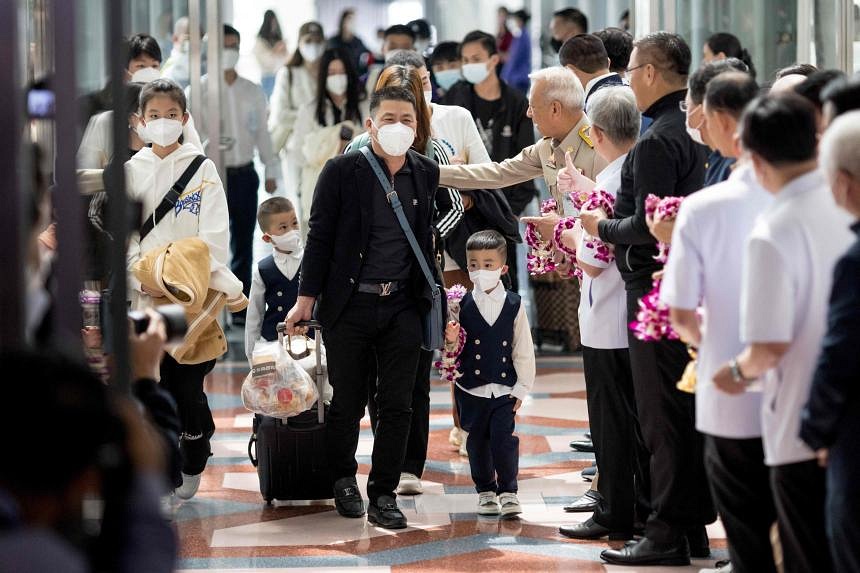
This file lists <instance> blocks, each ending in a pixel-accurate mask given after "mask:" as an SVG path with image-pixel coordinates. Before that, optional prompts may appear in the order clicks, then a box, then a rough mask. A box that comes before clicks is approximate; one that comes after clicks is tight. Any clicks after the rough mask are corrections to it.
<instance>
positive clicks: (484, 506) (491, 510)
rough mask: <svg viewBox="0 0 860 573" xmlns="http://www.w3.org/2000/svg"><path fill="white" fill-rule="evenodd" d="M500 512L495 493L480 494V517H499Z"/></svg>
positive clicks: (485, 492)
mask: <svg viewBox="0 0 860 573" xmlns="http://www.w3.org/2000/svg"><path fill="white" fill-rule="evenodd" d="M500 511H501V508H500V507H499V502H497V501H496V493H495V492H492V491H482V492H481V493H479V494H478V515H499V512H500Z"/></svg>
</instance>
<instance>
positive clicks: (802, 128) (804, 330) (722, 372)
mask: <svg viewBox="0 0 860 573" xmlns="http://www.w3.org/2000/svg"><path fill="white" fill-rule="evenodd" d="M741 123H742V126H741V129H740V132H741V141H742V144H743V146H744V148H745V149H746V150H747V151H749V152H750V154H751V159H752V163H753V167H754V169H755V174H756V178H757V179H758V181H759V183H760V184H761V186H762V187H764V188H765V189H766V190H767V191H769V192H770V193H772V194H773V195H775V200H774V201H773V204H772V205H771V206H770V207H769V208H768V209H767V210H765V211H764V212H763V213H762V214H761V216H760V217H759V219H758V221H757V222H756V224H755V227H754V228H753V231H752V234H751V235H750V238H749V241H748V242H747V246H746V258H745V260H744V270H743V275H742V283H741V284H742V286H741V320H740V332H741V339H742V340H743V342H744V343H745V344H747V346H746V348H744V350H743V351H742V352H741V353H740V354H738V355H736V356H735V357H734V358H732V359H731V360H729V361H728V363H727V364H725V365H723V366H721V367H720V368H719V369H718V370H717V371H716V373H715V374H714V377H713V382H714V384H715V385H716V386H717V387H718V388H719V389H720V390H723V391H725V392H727V393H730V394H737V393H741V392H744V391H746V390H747V388H748V386H749V384H750V383H751V382H752V381H753V380H755V379H756V378H758V377H760V376H764V389H763V396H762V437H763V439H764V451H765V463H766V464H767V465H768V466H770V468H771V485H772V487H773V494H774V503H775V505H776V513H777V524H778V526H779V536H780V541H781V544H782V549H783V555H784V568H785V571H786V572H788V573H792V572H794V571H798V572H800V571H816V572H818V571H830V570H831V569H832V567H831V559H830V553H829V551H828V544H827V536H826V527H825V520H824V501H825V473H824V469H823V468H821V467H819V466H818V463H817V462H816V458H815V452H813V451H812V450H811V449H810V448H809V447H808V446H806V444H804V442H803V441H802V440H801V439H800V436H799V429H800V413H801V409H802V408H803V406H804V404H805V403H806V400H807V398H808V397H809V388H810V385H811V380H812V373H813V369H814V368H815V359H816V357H817V355H818V352H819V350H820V348H821V341H822V338H823V336H824V331H825V326H826V320H825V318H826V313H827V299H828V296H829V294H830V286H831V283H832V276H833V267H834V265H835V263H836V260H837V259H838V257H839V256H840V255H841V254H842V253H843V252H845V250H846V249H847V247H848V245H850V244H851V241H852V235H851V232H850V231H849V229H848V226H849V224H850V222H851V221H850V219H849V217H848V216H847V215H846V214H845V213H844V212H842V211H840V210H839V209H838V207H837V206H836V203H835V202H834V200H833V197H832V195H831V194H830V190H829V189H828V187H827V184H826V181H825V179H824V176H823V174H822V173H821V172H820V171H819V170H818V169H817V163H816V145H817V138H816V120H815V110H814V108H813V107H812V105H811V104H810V103H809V102H808V101H806V100H804V99H803V98H801V97H799V96H797V95H796V94H779V95H777V96H768V97H765V98H761V99H760V100H757V101H756V102H754V103H753V104H751V107H749V108H748V109H747V111H746V113H745V114H744V116H743V118H742V120H741Z"/></svg>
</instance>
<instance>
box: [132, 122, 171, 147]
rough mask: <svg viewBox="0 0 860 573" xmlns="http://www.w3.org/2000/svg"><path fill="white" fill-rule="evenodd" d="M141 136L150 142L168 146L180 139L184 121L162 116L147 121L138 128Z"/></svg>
mask: <svg viewBox="0 0 860 573" xmlns="http://www.w3.org/2000/svg"><path fill="white" fill-rule="evenodd" d="M137 133H138V135H139V136H140V138H141V139H142V140H143V141H145V142H149V143H153V144H155V145H160V146H161V147H168V146H170V145H173V144H174V143H176V142H177V141H179V136H180V135H182V122H181V121H178V120H175V119H168V118H166V117H162V118H159V119H153V120H150V121H147V122H146V124H145V125H144V124H141V125H139V126H138V128H137Z"/></svg>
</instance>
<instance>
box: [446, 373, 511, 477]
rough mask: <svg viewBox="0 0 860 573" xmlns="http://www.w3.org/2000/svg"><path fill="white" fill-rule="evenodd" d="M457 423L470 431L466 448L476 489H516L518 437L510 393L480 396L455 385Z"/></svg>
mask: <svg viewBox="0 0 860 573" xmlns="http://www.w3.org/2000/svg"><path fill="white" fill-rule="evenodd" d="M454 395H455V398H456V400H457V408H458V409H459V411H460V426H462V428H463V429H464V430H466V431H467V432H469V438H468V439H467V440H466V451H467V452H468V453H469V466H470V469H471V471H472V481H473V482H474V483H475V490H476V491H477V492H478V493H481V492H484V491H492V492H496V493H516V492H517V473H519V466H520V439H519V438H518V437H517V436H515V435H514V425H515V424H514V417H515V413H514V404H515V399H514V397H513V396H498V397H496V398H481V397H479V396H473V395H472V394H469V393H468V392H465V391H463V390H462V389H460V387H459V386H457V387H455V392H454Z"/></svg>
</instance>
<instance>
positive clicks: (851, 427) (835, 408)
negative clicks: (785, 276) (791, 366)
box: [800, 223, 860, 463]
mask: <svg viewBox="0 0 860 573" xmlns="http://www.w3.org/2000/svg"><path fill="white" fill-rule="evenodd" d="M851 228H852V229H853V230H854V232H855V233H857V234H858V235H860V223H855V224H854V225H853V226H852V227H851ZM858 348H860V238H858V240H857V241H854V244H853V245H851V248H850V249H848V252H847V253H845V255H844V256H843V257H842V258H841V259H840V260H839V262H838V263H836V268H835V270H834V272H833V287H832V289H831V291H830V305H829V307H828V310H827V334H825V335H824V340H823V341H822V343H821V354H820V355H819V357H818V364H817V366H816V368H815V375H814V376H813V377H812V389H811V390H810V393H809V402H808V403H807V404H806V408H804V411H803V416H802V418H801V425H800V437H801V438H802V439H803V441H804V442H806V443H807V444H808V445H809V447H811V448H812V449H814V450H817V449H820V448H829V447H831V446H833V445H834V443H836V442H837V440H838V441H840V442H844V440H846V439H847V440H854V439H856V437H857V434H856V429H857V427H858V426H860V424H858V420H860V393H858V391H857V389H858V382H860V380H858V378H857V369H858V368H860V354H858V352H857V349H858ZM855 463H856V461H855Z"/></svg>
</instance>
